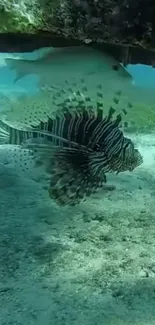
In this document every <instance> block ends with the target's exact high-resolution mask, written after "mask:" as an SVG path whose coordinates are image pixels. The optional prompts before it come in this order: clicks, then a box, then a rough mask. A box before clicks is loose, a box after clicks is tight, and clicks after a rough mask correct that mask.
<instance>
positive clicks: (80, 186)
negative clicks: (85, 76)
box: [1, 86, 143, 205]
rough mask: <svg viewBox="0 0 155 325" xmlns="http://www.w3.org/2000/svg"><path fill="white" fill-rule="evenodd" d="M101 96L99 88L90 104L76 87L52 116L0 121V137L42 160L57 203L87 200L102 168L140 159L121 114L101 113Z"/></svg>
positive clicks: (124, 167) (131, 165) (123, 167)
mask: <svg viewBox="0 0 155 325" xmlns="http://www.w3.org/2000/svg"><path fill="white" fill-rule="evenodd" d="M99 88H100V89H101V86H99ZM119 95H120V94H119ZM102 97H103V94H102V92H99V93H98V98H99V100H98V101H97V102H96V109H94V106H93V105H92V100H91V98H90V97H89V96H87V97H86V96H83V95H82V93H81V92H80V91H79V90H78V91H77V92H76V93H74V94H73V96H72V97H67V98H66V99H63V101H62V103H60V104H59V108H58V112H57V113H55V116H52V113H51V116H48V117H47V120H46V121H40V123H38V125H36V123H34V125H33V124H32V125H30V126H25V124H24V123H23V125H22V123H20V125H17V124H14V125H15V126H14V125H13V124H9V122H6V121H5V119H4V120H1V138H3V141H4V142H5V143H9V144H18V145H19V144H21V145H22V146H23V148H28V149H30V150H32V151H33V152H34V153H35V159H36V164H43V165H44V167H45V169H46V170H47V171H48V173H49V174H50V186H49V195H50V197H51V198H53V199H55V200H56V201H57V202H58V203H59V204H61V205H76V204H78V203H80V202H81V201H83V200H86V198H87V197H88V196H90V195H91V194H92V193H95V192H97V191H99V190H100V189H102V188H104V186H105V184H106V182H107V178H106V174H107V173H116V174H118V173H120V172H124V171H132V170H134V169H135V168H136V167H137V166H139V165H141V164H142V162H143V159H142V156H141V154H140V152H139V151H138V149H136V148H135V147H134V144H133V142H132V141H131V139H129V138H127V137H125V136H124V135H123V132H122V130H121V121H122V118H121V114H117V115H116V116H114V115H115V109H114V108H113V107H110V108H109V112H108V114H107V115H105V116H104V114H103V111H104V104H103V100H102ZM115 102H116V99H115ZM118 102H119V100H118V101H117V103H118ZM73 104H74V105H73ZM51 111H52V107H51Z"/></svg>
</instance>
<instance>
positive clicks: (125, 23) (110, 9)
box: [0, 0, 155, 65]
mask: <svg viewBox="0 0 155 325" xmlns="http://www.w3.org/2000/svg"><path fill="white" fill-rule="evenodd" d="M154 16H155V6H154V4H153V1H152V0H142V1H141V0H138V1H133V0H130V1H129V0H120V1H119V4H116V1H115V0H105V1H102V0H94V1H93V0H92V1H90V0H83V1H82V0H72V1H71V0H57V1H56V0H52V1H49V0H33V1H31V2H29V1H28V0H23V1H19V0H15V1H12V0H4V1H2V0H0V19H1V26H0V33H1V34H0V44H1V46H0V50H1V51H7V52H17V51H18V52H19V51H32V50H34V49H37V48H40V47H43V46H55V47H60V46H62V47H63V46H73V45H79V43H80V42H81V43H85V44H90V45H93V46H99V47H100V48H101V49H102V47H103V48H104V49H105V48H106V49H107V50H108V51H110V52H111V53H113V55H115V57H117V59H119V60H121V61H123V62H124V63H127V62H128V61H130V62H132V63H133V62H134V63H136V62H139V60H140V62H141V63H145V64H151V65H153V64H154V60H155V50H154V48H155V24H154V21H155V20H154ZM114 53H115V54H114ZM140 54H141V55H140ZM129 58H130V60H129Z"/></svg>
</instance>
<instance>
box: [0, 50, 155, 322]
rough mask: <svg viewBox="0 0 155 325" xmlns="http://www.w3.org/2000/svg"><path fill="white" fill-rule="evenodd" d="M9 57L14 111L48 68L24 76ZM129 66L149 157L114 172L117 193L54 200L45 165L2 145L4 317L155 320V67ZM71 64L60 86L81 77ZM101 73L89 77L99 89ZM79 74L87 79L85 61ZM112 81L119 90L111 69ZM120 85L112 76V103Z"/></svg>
mask: <svg viewBox="0 0 155 325" xmlns="http://www.w3.org/2000/svg"><path fill="white" fill-rule="evenodd" d="M35 55H36V56H35ZM35 55H34V54H32V55H31V54H28V55H27V54H25V56H24V54H23V55H22V57H24V58H25V59H31V58H32V59H35V58H36V57H37V54H35ZM1 58H4V55H1ZM2 62H3V64H2V66H1V68H0V69H1V74H0V89H1V94H3V95H4V97H3V96H2V99H1V107H0V112H3V113H4V111H9V110H10V107H11V106H10V105H12V102H14V101H15V100H16V97H19V98H20V96H21V94H26V96H27V97H28V98H30V96H35V94H36V96H39V88H38V83H39V82H40V79H39V78H40V76H39V75H38V74H37V75H35V74H34V73H33V74H32V75H26V76H25V77H23V78H21V79H20V80H18V81H17V82H16V83H14V80H15V78H16V71H15V70H10V68H9V67H8V66H6V65H4V60H3V59H2ZM79 66H80V65H79ZM53 69H54V68H53ZM66 69H68V75H67V74H66ZM33 70H34V69H33ZM46 70H47V69H46ZM127 70H128V71H129V73H131V75H132V77H133V82H132V84H133V85H134V86H135V87H140V88H137V91H136V90H135V89H136V88H135V89H134V92H132V91H133V90H131V91H130V90H129V95H128V90H127V88H125V86H123V83H122V87H124V89H125V91H126V97H127V99H126V97H125V99H124V101H126V102H128V101H129V102H130V101H131V102H133V103H135V102H136V105H135V111H132V114H131V113H130V112H129V115H127V116H129V119H132V121H133V119H134V117H135V124H134V128H133V129H132V131H131V129H130V130H129V131H130V132H129V134H128V129H127V130H125V132H126V133H127V134H128V136H129V137H130V138H131V139H132V140H133V141H134V143H135V145H136V147H138V149H139V150H140V152H141V153H142V156H143V159H144V162H143V164H142V165H141V166H140V167H138V168H137V169H135V170H134V171H133V172H132V173H128V172H125V173H122V174H119V175H118V176H116V175H108V184H113V185H115V186H116V190H115V191H112V192H102V191H101V192H100V193H99V194H96V195H94V196H92V197H91V198H89V199H88V200H87V201H86V202H85V203H81V204H80V205H78V206H76V207H59V206H58V205H57V204H56V203H55V202H54V200H51V199H50V198H49V195H48V185H47V179H46V175H44V172H43V171H42V170H40V169H39V170H37V171H36V170H35V168H33V166H32V173H31V172H29V173H27V174H25V173H22V172H21V171H20V168H19V164H16V161H14V160H12V158H11V153H9V155H8V156H7V160H6V152H7V150H8V147H7V145H5V146H4V145H1V147H0V196H1V200H0V230H1V236H0V325H10V324H12V325H16V324H18V325H19V324H20V325H34V324H35V325H42V324H46V325H73V324H77V325H102V324H104V325H131V324H132V325H154V324H155V284H154V283H155V241H154V238H155V135H154V127H153V126H154V125H155V118H154V113H153V109H154V108H153V103H154V105H155V89H154V88H155V70H154V69H152V68H151V67H146V66H142V65H136V66H131V65H130V66H128V67H127ZM64 71H65V72H64ZM64 71H63V59H62V62H61V69H60V71H58V76H59V78H58V77H57V76H56V77H57V80H56V82H55V84H54V86H55V85H56V83H58V81H59V79H60V83H61V81H62V80H61V79H63V78H64V75H63V73H65V78H64V79H69V78H70V80H71V79H72V76H74V75H76V68H75V73H74V70H73V64H71V62H68V66H67V67H66V63H65V64H64ZM33 72H34V71H33ZM87 72H88V71H87ZM50 73H51V74H52V70H51V71H50ZM54 73H56V72H54ZM94 73H95V71H94ZM61 74H62V78H61ZM98 74H99V73H98ZM98 74H97V73H96V75H95V77H93V74H92V71H91V74H90V75H89V77H86V80H87V81H86V83H88V86H89V87H90V89H91V91H90V93H91V94H92V96H93V89H94V82H96V83H97V81H98V80H97V76H98ZM79 75H80V77H81V75H82V77H85V72H84V70H83V67H82V66H81V74H80V72H79ZM68 76H69V77H68ZM51 78H52V77H51ZM49 79H50V77H49V76H48V78H47V80H48V81H49ZM102 79H103V83H104V84H105V89H109V88H110V86H109V85H110V81H108V82H109V84H108V86H107V85H106V82H105V80H104V76H103V75H102V73H101V74H99V82H101V80H102ZM94 80H95V81H94ZM91 81H92V84H91ZM119 82H120V83H121V82H122V81H121V80H119ZM125 82H126V81H125ZM52 83H54V81H53V80H52ZM45 84H46V80H45ZM116 86H117V83H116V82H113V81H112V80H111V89H109V94H110V95H109V97H108V98H107V99H106V105H107V103H108V100H110V99H109V98H113V93H112V91H113V89H115V88H116ZM106 87H107V88H106ZM108 87H109V88H108ZM139 89H140V91H139ZM149 91H150V92H149ZM37 94H38V95H37ZM36 98H37V97H36ZM38 98H40V97H38ZM36 101H37V100H36ZM124 101H122V103H124ZM126 102H125V103H126ZM144 102H145V103H144ZM33 103H34V101H33ZM22 105H23V103H22V101H21V109H22ZM121 105H124V104H121ZM32 109H33V107H32ZM127 119H128V117H127ZM9 152H10V151H9ZM19 155H20V153H19ZM8 157H9V158H8ZM9 159H10V160H9ZM17 160H18V157H17Z"/></svg>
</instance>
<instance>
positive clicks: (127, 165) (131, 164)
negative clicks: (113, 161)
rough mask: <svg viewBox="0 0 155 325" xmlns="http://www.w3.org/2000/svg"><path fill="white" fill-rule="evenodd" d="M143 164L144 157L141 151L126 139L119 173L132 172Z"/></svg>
mask: <svg viewBox="0 0 155 325" xmlns="http://www.w3.org/2000/svg"><path fill="white" fill-rule="evenodd" d="M142 163H143V157H142V155H141V153H140V152H139V150H138V149H136V148H135V147H134V144H133V142H132V141H131V140H130V139H128V138H125V141H124V146H123V151H122V154H121V164H120V170H119V172H121V171H132V170H134V169H135V168H136V167H138V166H140V165H141V164H142Z"/></svg>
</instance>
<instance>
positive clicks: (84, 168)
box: [49, 148, 103, 205]
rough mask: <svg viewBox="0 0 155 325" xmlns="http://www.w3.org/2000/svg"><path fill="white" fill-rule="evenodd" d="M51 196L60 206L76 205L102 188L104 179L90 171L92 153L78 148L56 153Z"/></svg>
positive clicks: (61, 149)
mask: <svg viewBox="0 0 155 325" xmlns="http://www.w3.org/2000/svg"><path fill="white" fill-rule="evenodd" d="M54 158H55V166H54V168H53V172H52V174H51V183H50V188H49V195H50V197H51V198H53V199H55V200H56V202H57V203H58V204H60V205H76V204H79V203H80V202H81V201H84V200H85V199H86V198H87V197H88V196H90V195H91V194H92V193H95V192H96V191H98V189H99V188H101V187H102V183H103V179H101V178H100V177H97V176H95V177H93V175H92V174H91V171H90V169H89V159H90V153H89V152H87V151H84V150H82V149H77V148H60V149H58V150H57V151H56V152H55V155H54Z"/></svg>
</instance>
